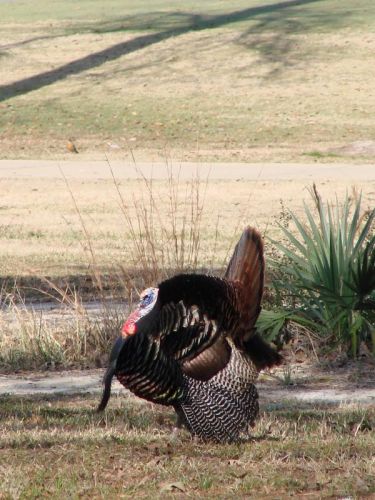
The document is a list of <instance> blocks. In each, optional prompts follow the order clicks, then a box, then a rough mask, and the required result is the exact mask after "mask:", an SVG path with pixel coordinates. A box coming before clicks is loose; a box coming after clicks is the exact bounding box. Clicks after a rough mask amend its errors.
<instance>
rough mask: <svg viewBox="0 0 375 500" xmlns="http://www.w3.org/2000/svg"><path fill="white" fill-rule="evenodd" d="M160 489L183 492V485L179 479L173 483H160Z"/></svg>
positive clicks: (162, 490)
mask: <svg viewBox="0 0 375 500" xmlns="http://www.w3.org/2000/svg"><path fill="white" fill-rule="evenodd" d="M160 491H161V492H166V491H182V493H185V486H184V485H183V483H181V481H176V482H174V483H161V484H160Z"/></svg>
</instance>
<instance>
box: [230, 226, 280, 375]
mask: <svg viewBox="0 0 375 500" xmlns="http://www.w3.org/2000/svg"><path fill="white" fill-rule="evenodd" d="M264 273H265V262H264V250H263V241H262V237H261V235H260V233H259V232H258V231H257V230H256V229H254V228H251V227H247V228H245V230H244V231H243V233H242V236H241V238H240V240H239V242H238V243H237V245H236V247H235V249H234V252H233V256H232V258H231V260H230V262H229V264H228V268H227V271H226V273H225V276H224V277H225V279H227V280H230V281H233V282H234V283H237V285H238V289H239V292H238V293H239V298H238V304H239V312H240V316H241V323H240V326H239V328H238V330H237V331H236V332H235V333H234V335H233V341H234V342H235V345H236V346H237V347H239V348H242V349H243V350H244V351H245V352H246V353H247V354H248V355H249V356H250V358H251V360H252V361H253V363H254V364H255V365H256V367H257V369H258V370H262V369H264V368H270V367H271V366H274V365H277V364H279V363H280V362H281V360H282V357H281V356H280V355H279V354H278V353H277V352H276V351H275V350H274V349H273V348H272V347H271V346H270V345H269V344H267V342H265V341H264V340H263V339H262V338H261V337H260V336H259V335H258V334H257V333H256V332H255V323H256V320H257V318H258V316H259V313H260V311H261V301H262V295H263V288H264Z"/></svg>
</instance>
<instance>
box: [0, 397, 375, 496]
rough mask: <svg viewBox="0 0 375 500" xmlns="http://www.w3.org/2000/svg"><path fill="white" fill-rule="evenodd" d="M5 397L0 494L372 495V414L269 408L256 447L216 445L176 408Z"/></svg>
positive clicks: (2, 402) (0, 401) (252, 441)
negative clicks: (193, 431)
mask: <svg viewBox="0 0 375 500" xmlns="http://www.w3.org/2000/svg"><path fill="white" fill-rule="evenodd" d="M96 403H97V401H96V399H93V398H92V397H84V396H83V397H82V396H81V397H78V396H77V397H74V396H72V397H64V398H61V397H60V398H59V399H55V398H36V399H25V398H21V399H19V398H12V397H5V398H4V397H3V398H1V399H0V416H1V419H0V449H1V457H2V465H1V467H0V496H1V498H9V499H10V498H28V499H30V498H47V497H48V498H82V497H83V498H109V497H112V498H131V497H137V498H150V497H156V498H172V497H173V498H174V497H176V496H177V497H184V498H185V497H187V498H249V497H250V498H289V497H290V496H291V495H295V496H296V497H298V498H301V497H303V498H305V497H307V498H338V497H340V498H342V497H353V498H365V497H367V496H368V497H369V498H370V497H371V495H372V494H373V493H375V483H374V474H373V472H374V469H373V467H374V463H373V459H374V458H373V450H374V446H375V434H374V432H373V429H374V424H375V420H374V419H375V414H374V411H373V410H371V409H355V408H353V409H332V408H331V409H328V408H318V407H312V408H305V409H302V410H301V409H299V410H296V409H294V408H293V407H288V406H286V407H284V408H279V409H272V408H266V409H265V410H264V412H262V414H261V419H260V421H259V422H258V424H257V427H256V428H255V430H254V431H253V436H252V438H251V439H250V440H249V441H248V442H244V443H241V444H237V445H236V444H233V445H225V446H223V445H212V444H207V443H202V442H195V441H193V440H191V438H190V437H189V436H188V435H187V433H185V432H182V433H181V434H180V435H179V436H174V435H173V433H172V429H173V426H174V419H175V418H174V415H173V412H172V411H170V410H168V409H163V408H161V407H155V406H152V405H149V404H144V403H141V402H139V400H137V401H135V400H134V399H133V398H127V399H125V398H124V397H118V398H113V399H112V400H111V403H110V409H109V410H107V412H106V415H105V416H98V415H95V414H94V413H93V409H94V408H95V405H96Z"/></svg>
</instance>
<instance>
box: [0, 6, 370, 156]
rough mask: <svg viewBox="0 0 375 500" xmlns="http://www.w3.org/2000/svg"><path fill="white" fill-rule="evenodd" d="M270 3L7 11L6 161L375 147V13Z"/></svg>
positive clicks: (1, 10)
mask: <svg viewBox="0 0 375 500" xmlns="http://www.w3.org/2000/svg"><path fill="white" fill-rule="evenodd" d="M264 3H265V2H262V1H260V0H252V1H250V2H249V1H245V0H237V1H236V2H231V3H230V5H227V4H225V3H223V2H218V1H217V0H210V1H208V2H205V3H204V5H203V4H202V5H198V4H196V2H191V1H184V2H180V3H179V5H178V11H176V8H175V7H172V8H171V6H170V4H169V3H166V2H158V3H157V5H155V6H154V9H155V11H154V12H153V11H152V10H151V11H150V6H149V4H148V3H147V2H137V5H134V3H133V2H129V1H125V2H119V1H118V0H111V2H110V3H109V5H108V7H107V8H106V9H104V10H103V6H101V5H100V4H97V3H95V2H94V3H93V2H90V1H84V2H81V3H80V6H77V5H75V4H74V2H64V3H63V4H61V6H59V7H57V6H55V7H56V9H55V8H54V9H51V7H50V4H49V3H48V2H46V1H45V0H38V1H35V2H33V5H32V6H28V7H27V8H26V7H23V4H19V3H18V2H14V5H12V9H10V8H9V6H8V4H7V3H5V4H2V5H1V4H0V19H1V23H0V28H1V32H2V35H0V37H1V38H2V40H1V38H0V44H1V46H2V48H1V52H0V57H1V64H2V69H3V71H2V72H1V77H0V78H1V80H0V85H3V88H0V93H2V94H3V97H4V99H5V100H4V102H3V103H1V104H0V106H1V113H0V140H1V145H2V147H1V156H2V157H3V158H19V157H24V158H30V157H34V158H40V157H46V158H48V157H53V158H56V157H58V158H62V157H64V156H66V155H71V154H70V153H69V152H68V151H67V149H66V139H67V138H68V137H70V136H72V137H73V138H74V139H75V141H76V144H77V147H78V150H79V152H80V157H87V158H97V157H100V158H103V155H104V153H107V154H110V155H112V156H114V157H115V156H118V155H120V156H121V158H123V157H124V156H126V155H128V156H129V157H130V153H129V145H130V146H131V147H132V148H133V149H136V150H137V152H138V153H139V156H140V157H143V158H148V159H151V158H155V157H160V154H161V155H162V157H163V156H164V155H163V153H161V152H163V151H164V148H165V146H166V145H167V147H168V148H169V149H170V150H171V152H172V154H173V155H174V157H177V158H178V159H206V160H207V159H208V160H218V159H219V160H220V159H222V160H233V159H236V160H240V161H265V160H266V161H270V160H271V161H295V160H296V161H310V160H311V155H313V156H314V155H316V156H319V157H320V159H321V160H323V161H324V160H326V161H327V160H328V161H330V162H332V161H337V160H340V157H338V156H337V154H336V155H334V154H331V153H330V152H329V149H330V148H332V147H336V148H337V147H340V146H343V145H346V144H348V143H351V142H353V141H358V140H366V139H371V138H373V137H374V124H373V120H372V118H371V117H372V116H373V114H374V99H373V95H374V94H373V72H372V65H371V61H372V56H373V53H374V49H375V37H374V19H375V8H374V5H373V2H372V0H364V1H362V2H361V8H358V7H357V4H356V2H355V1H354V0H350V1H348V2H346V3H345V5H343V4H342V2H340V1H339V0H325V1H324V2H322V1H319V2H316V1H314V2H312V1H306V2H291V5H290V7H288V8H285V3H284V2H276V1H272V2H267V5H266V6H264ZM283 5H284V8H282V6H283ZM259 7H263V8H261V9H260V10H257V8H259ZM252 9H254V10H252ZM113 13H115V14H113ZM211 16H212V17H211ZM215 16H216V17H215ZM103 50H107V55H106V56H105V55H103V56H100V52H101V51H103ZM75 61H78V62H77V63H75ZM72 62H74V64H76V66H74V64H73V73H72V74H69V71H71V70H72V66H69V65H70V63H72ZM48 71H52V72H53V71H56V75H57V78H56V80H54V77H53V76H52V74H51V75H50V76H49V75H45V73H46V72H48ZM31 77H35V79H34V80H33V81H32V82H33V83H31V86H30V81H29V83H28V78H31ZM33 85H34V87H35V89H34V90H33V91H31V92H28V90H30V88H34V87H33ZM363 161H371V158H366V157H363Z"/></svg>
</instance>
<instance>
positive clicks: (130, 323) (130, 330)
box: [121, 309, 140, 337]
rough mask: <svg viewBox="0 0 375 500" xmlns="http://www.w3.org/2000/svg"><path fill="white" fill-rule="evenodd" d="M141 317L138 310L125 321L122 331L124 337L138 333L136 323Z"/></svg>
mask: <svg viewBox="0 0 375 500" xmlns="http://www.w3.org/2000/svg"><path fill="white" fill-rule="evenodd" d="M139 317H140V314H139V311H138V309H136V310H135V311H134V312H133V313H131V314H130V316H129V317H128V319H127V320H126V321H125V323H124V325H123V327H122V330H121V335H122V336H123V337H128V336H129V335H134V334H135V333H137V325H136V322H137V321H138V319H139Z"/></svg>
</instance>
